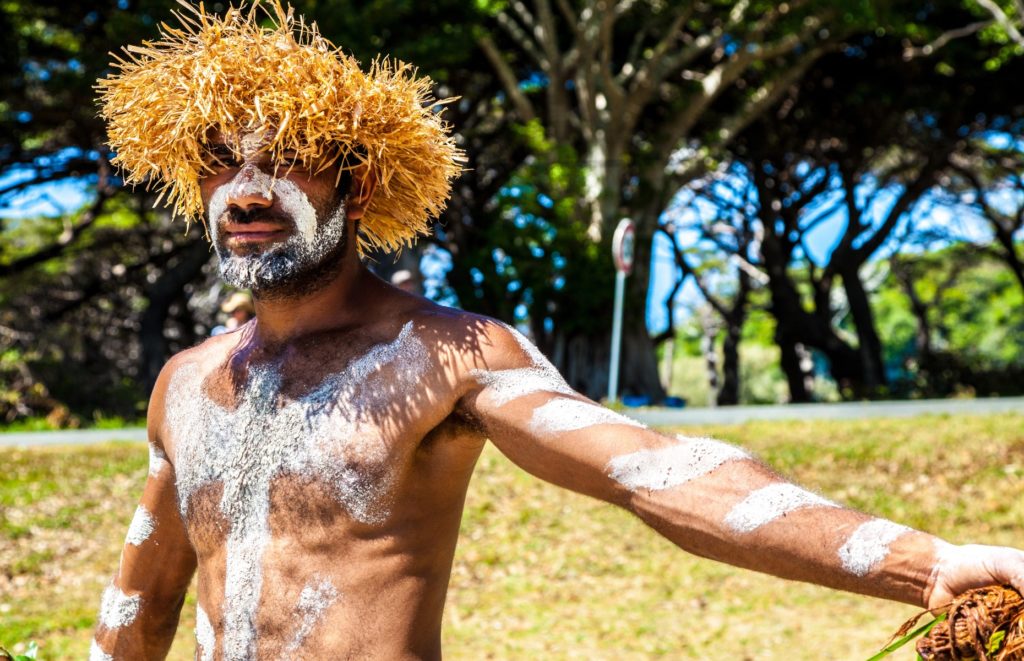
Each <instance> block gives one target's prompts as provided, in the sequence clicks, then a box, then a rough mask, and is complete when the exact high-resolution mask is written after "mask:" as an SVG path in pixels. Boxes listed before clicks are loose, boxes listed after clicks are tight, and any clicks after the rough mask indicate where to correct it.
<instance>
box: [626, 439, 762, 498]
mask: <svg viewBox="0 0 1024 661" xmlns="http://www.w3.org/2000/svg"><path fill="white" fill-rule="evenodd" d="M679 440H680V441H681V442H680V443H679V444H678V445H670V446H668V447H664V448H658V449H656V450H639V451H637V452H633V453H631V454H626V455H622V456H619V457H615V458H614V459H612V460H611V461H610V462H608V466H607V469H606V470H607V471H608V475H609V476H610V477H611V478H612V479H613V480H615V481H616V482H618V483H619V484H621V485H622V486H624V487H626V488H627V489H629V490H630V491H636V490H637V489H651V490H654V491H657V490H661V489H671V488H672V487H677V486H679V485H681V484H685V483H687V482H689V481H690V480H694V479H696V478H698V477H701V476H702V475H707V474H708V473H710V472H711V471H713V470H715V469H716V468H718V467H719V466H721V465H722V464H724V463H725V462H727V461H734V460H738V459H749V458H750V455H749V454H747V453H746V452H744V451H743V450H741V449H740V448H737V447H734V446H732V445H729V444H727V443H722V442H721V441H716V440H714V439H711V438H685V437H681V438H680V439H679Z"/></svg>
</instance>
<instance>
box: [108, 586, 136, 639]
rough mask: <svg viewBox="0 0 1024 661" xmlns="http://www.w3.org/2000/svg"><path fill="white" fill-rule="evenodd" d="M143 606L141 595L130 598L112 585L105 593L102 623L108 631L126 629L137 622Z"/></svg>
mask: <svg viewBox="0 0 1024 661" xmlns="http://www.w3.org/2000/svg"><path fill="white" fill-rule="evenodd" d="M141 605H142V598H141V597H140V596H139V595H137V594H136V595H132V596H128V595H127V594H125V593H124V592H121V590H119V589H118V587H117V586H116V585H114V584H110V585H109V586H108V587H107V589H106V590H104V591H103V600H102V601H101V603H100V622H101V623H102V624H103V626H105V627H107V628H108V629H117V628H119V627H126V626H128V625H129V624H131V623H132V622H134V621H135V618H136V617H138V615H139V607H140V606H141Z"/></svg>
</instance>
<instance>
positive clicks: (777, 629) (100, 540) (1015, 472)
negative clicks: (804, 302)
mask: <svg viewBox="0 0 1024 661" xmlns="http://www.w3.org/2000/svg"><path fill="white" fill-rule="evenodd" d="M672 431H675V432H684V433H692V434H698V433H699V434H712V435H715V436H717V437H719V438H723V439H725V440H729V441H732V442H735V443H739V444H741V445H744V446H747V447H749V448H751V449H753V450H754V451H756V452H758V453H759V454H760V455H761V456H762V457H763V458H764V459H765V460H767V461H768V462H769V463H771V464H772V465H774V466H776V467H777V468H778V469H779V470H781V471H782V472H784V473H786V474H787V475H790V476H792V477H793V478H795V479H796V480H797V481H799V482H801V483H803V484H805V485H807V486H809V487H811V488H814V489H816V490H819V491H821V492H822V493H824V494H825V495H826V496H828V497H830V498H833V499H837V500H840V501H842V502H845V503H847V504H849V505H851V506H854V507H858V508H862V509H865V510H867V511H870V512H872V513H876V514H880V515H883V516H887V517H891V518H893V519H896V520H898V521H900V522H903V523H908V524H910V525H913V526H916V527H919V528H923V529H925V530H929V531H931V532H936V533H938V534H941V535H943V536H945V537H947V538H948V539H950V540H951V541H957V542H962V541H968V540H970V541H984V542H987V543H998V544H1010V545H1016V546H1024V536H1022V535H1021V533H1020V528H1021V522H1022V521H1024V498H1022V496H1024V416H1020V415H1016V416H1015V415H1001V416H986V417H973V418H966V417H963V418H961V417H958V418H952V417H923V418H915V419H909V420H870V421H863V422H808V423H802V422H793V423H777V422H773V423H754V424H749V425H744V426H737V427H722V428H703V427H702V428H699V429H688V430H684V429H674V430H672ZM0 461H2V465H3V466H4V470H3V473H2V475H0V643H6V644H8V645H11V644H13V643H15V642H17V641H27V640H35V641H37V642H38V643H39V645H40V658H41V659H64V658H68V659H72V658H74V659H82V658H85V657H86V656H87V650H88V645H89V639H90V636H91V627H92V623H93V619H94V616H95V611H96V608H97V605H98V602H99V594H100V592H101V591H102V588H103V586H104V585H105V583H106V582H107V581H108V580H109V576H110V574H111V573H112V572H113V570H114V569H115V567H116V565H117V558H118V553H119V550H120V544H121V540H122V539H123V536H124V531H125V530H126V529H127V526H128V523H129V521H130V519H131V516H132V512H133V510H134V507H135V501H136V499H137V498H138V495H139V492H140V490H141V488H142V484H143V481H144V478H145V474H146V449H145V446H143V445H136V444H110V445H104V446H92V447H80V448H63V449H51V448H46V449H34V450H10V449H7V450H0ZM914 612H915V609H913V608H911V607H907V606H902V605H899V604H890V603H887V602H882V601H879V600H873V599H867V598H864V597H857V596H853V595H845V594H840V593H835V592H831V591H827V590H824V589H820V588H817V587H814V586H809V585H804V584H798V583H791V582H783V581H780V580H777V579H773V578H770V577H765V576H760V575H757V574H753V573H750V572H744V571H740V570H736V569H733V568H730V567H727V566H724V565H719V564H716V563H712V562H709V561H706V560H701V559H697V558H694V557H692V556H689V555H687V554H685V553H682V552H680V551H678V550H677V549H675V548H674V547H673V546H672V545H671V544H669V543H668V542H666V541H664V540H662V539H660V538H659V537H657V536H656V535H655V534H654V533H652V532H651V531H650V530H649V529H647V528H646V527H645V526H644V525H642V524H641V523H639V522H638V521H636V520H634V519H633V518H632V517H631V516H630V515H628V514H627V513H625V512H623V511H620V510H617V509H614V508H612V507H609V506H606V505H603V504H601V503H597V502H594V501H591V500H589V499H586V498H583V497H581V496H578V495H576V494H572V493H568V492H565V491H562V490H559V489H556V488H554V487H551V486H549V485H547V484H544V483H541V482H540V481H538V480H536V479H534V478H532V477H530V476H528V475H525V474H524V473H523V472H522V471H520V470H518V469H517V468H515V467H513V466H511V464H509V462H508V461H507V460H505V459H504V458H503V457H502V456H501V455H500V454H498V453H497V452H496V451H494V450H493V449H491V448H489V449H488V450H487V451H486V452H485V453H484V456H483V457H482V459H481V461H480V465H479V467H478V469H477V474H476V477H475V479H474V482H473V485H472V486H471V488H470V495H469V498H468V499H467V504H466V514H465V516H464V520H463V526H462V539H461V543H460V546H459V550H458V552H457V555H456V561H455V569H454V572H453V576H452V584H451V590H450V592H449V600H448V606H447V610H446V620H445V628H444V644H445V649H446V656H447V657H448V658H451V659H474V660H475V659H488V658H489V659H530V658H540V659H577V658H579V659H582V658H586V659H615V660H616V661H619V660H622V659H651V658H672V659H789V660H799V659H841V660H844V661H846V660H849V659H865V658H867V657H868V656H870V655H871V654H872V653H873V652H874V651H875V650H876V649H877V648H878V647H879V646H880V645H881V644H882V643H883V642H885V639H886V637H887V636H888V635H889V634H890V633H891V632H892V631H893V630H895V629H896V627H898V626H899V625H900V624H901V623H902V622H903V621H904V620H906V619H907V618H908V617H909V616H910V615H911V614H913V613H914ZM194 613H195V606H194V601H193V598H192V597H190V599H189V600H188V602H187V604H186V606H185V611H184V615H183V618H182V624H181V626H180V627H179V631H178V637H177V639H176V643H175V646H174V649H173V650H172V652H171V656H170V658H171V659H188V658H192V652H193V649H194V645H193V643H192V640H191V637H192V634H191V630H192V627H193V626H194V620H193V618H194ZM892 658H894V659H897V660H899V659H912V658H913V653H912V652H910V651H907V652H905V653H902V654H896V655H894V656H893V657H892Z"/></svg>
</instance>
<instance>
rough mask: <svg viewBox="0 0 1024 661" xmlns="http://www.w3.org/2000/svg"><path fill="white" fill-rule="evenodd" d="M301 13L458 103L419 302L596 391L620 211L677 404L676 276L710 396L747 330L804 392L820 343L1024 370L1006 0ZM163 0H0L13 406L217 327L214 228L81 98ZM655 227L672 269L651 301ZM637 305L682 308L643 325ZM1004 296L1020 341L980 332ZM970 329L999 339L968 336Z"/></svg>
mask: <svg viewBox="0 0 1024 661" xmlns="http://www.w3.org/2000/svg"><path fill="white" fill-rule="evenodd" d="M223 4H224V3H208V4H207V8H208V9H210V10H213V11H219V10H222V9H223V8H224V7H223ZM295 6H296V9H297V11H299V12H301V13H304V14H305V15H306V16H307V17H309V18H310V19H313V20H316V21H317V23H318V25H319V26H320V28H321V30H322V31H323V33H324V34H325V35H326V36H328V37H329V38H330V39H332V40H333V41H335V42H336V43H338V44H340V45H342V46H343V47H344V48H345V49H346V50H347V51H349V52H351V53H353V54H354V55H355V56H356V57H357V58H359V59H360V60H361V61H362V62H363V63H364V64H365V63H368V62H369V61H371V60H372V59H373V58H374V57H375V56H377V55H378V54H379V53H386V54H388V55H390V56H392V57H396V58H399V59H403V60H407V61H410V62H413V63H415V64H416V65H417V66H419V67H420V70H421V71H422V72H423V73H427V74H429V75H431V76H432V77H433V78H434V80H435V81H436V83H437V85H438V90H437V96H439V97H446V96H450V95H457V96H459V97H460V98H459V100H458V101H456V102H455V103H453V104H451V105H450V106H448V108H447V110H446V113H447V114H446V118H447V119H448V121H449V122H451V123H452V125H453V127H454V130H455V131H456V132H457V135H458V139H459V140H460V143H461V145H462V146H463V148H464V149H466V151H467V153H468V155H469V158H470V169H468V170H467V171H466V172H465V173H464V174H463V175H462V177H461V178H460V179H459V180H458V181H457V182H456V184H455V188H454V191H453V196H452V200H451V202H450V204H449V207H448V209H447V210H446V212H445V214H444V215H443V217H442V218H441V219H439V222H438V224H437V228H436V232H435V234H434V236H432V237H430V238H429V239H427V240H425V241H423V242H422V243H421V245H420V246H419V247H418V249H417V250H416V251H412V252H411V253H410V254H407V255H405V259H406V260H407V262H408V260H409V259H411V260H412V263H414V264H415V263H417V262H418V261H419V260H421V259H422V260H423V261H422V263H423V265H424V267H425V271H430V273H429V275H430V278H431V279H432V286H431V288H430V290H431V291H432V292H433V294H435V295H436V296H438V297H440V298H442V299H444V300H448V301H451V302H455V303H457V304H459V305H461V306H463V307H465V308H467V309H472V310H475V311H479V312H483V313H485V314H490V315H493V316H495V317H498V318H501V319H503V320H506V321H509V322H515V323H519V324H523V325H526V326H528V327H529V329H530V331H531V332H532V334H533V336H534V338H535V339H536V340H537V342H538V344H539V345H540V346H541V348H542V349H543V350H544V351H545V352H546V353H547V354H548V355H549V356H550V357H551V358H552V360H553V361H554V362H555V364H556V365H557V366H558V367H559V368H560V369H561V370H562V371H563V372H564V373H565V375H566V376H567V378H568V379H569V380H570V382H571V383H572V384H573V385H574V386H575V387H577V388H579V389H581V390H582V391H583V392H585V393H587V394H590V395H591V396H599V395H600V394H602V393H603V392H604V390H605V387H606V380H607V362H608V340H609V337H608V336H609V328H610V303H611V291H612V282H613V277H614V271H613V266H612V262H611V257H610V254H609V253H610V250H609V245H610V239H611V232H612V229H613V228H614V226H615V224H616V223H617V222H618V221H619V219H620V218H622V217H630V218H632V219H633V220H634V221H635V222H636V223H637V227H638V239H639V240H638V244H637V249H638V250H637V267H636V269H635V270H634V275H633V276H632V277H631V278H630V295H629V297H628V299H629V304H628V317H627V326H626V332H625V338H624V364H623V371H622V377H621V382H622V385H623V389H624V391H625V392H627V393H632V394H639V395H646V396H649V397H650V398H651V399H653V400H658V399H660V398H661V397H662V396H663V395H664V394H665V388H664V384H663V382H662V379H661V378H660V377H659V372H658V365H657V362H656V352H655V348H656V346H657V345H660V344H662V343H665V342H672V341H674V338H675V336H676V330H677V329H676V324H675V323H674V322H675V307H676V305H675V303H676V300H677V295H678V294H679V293H680V292H683V291H684V290H685V289H686V287H685V286H684V285H685V283H686V282H694V283H696V284H697V287H696V290H697V294H696V296H697V297H699V298H700V299H701V300H703V301H705V302H706V304H707V305H708V310H709V311H710V316H706V319H715V320H717V321H714V323H710V322H709V323H706V324H704V330H702V333H704V335H706V336H707V338H708V341H707V342H705V343H704V347H705V349H704V353H705V354H706V356H707V357H708V358H709V360H710V362H709V364H712V365H718V364H719V363H718V362H716V360H717V359H716V358H715V356H716V355H717V354H718V353H719V352H721V353H722V354H723V358H724V360H722V361H721V363H720V364H721V367H720V368H719V367H713V368H712V370H711V371H712V372H715V373H716V374H717V370H721V371H722V378H721V379H720V380H717V377H716V389H717V390H718V396H717V399H718V401H719V402H720V403H722V404H731V403H737V402H738V401H740V399H741V393H742V392H744V386H743V384H742V383H741V380H742V378H744V377H743V376H742V375H743V374H745V371H744V370H741V362H740V345H741V343H748V344H749V343H751V342H754V343H757V342H761V343H765V342H768V343H770V344H772V345H774V346H775V347H776V348H777V350H778V360H779V363H780V365H781V367H782V372H781V373H782V374H784V375H785V377H786V382H787V383H788V393H789V395H788V396H789V397H790V398H791V399H793V400H799V401H806V400H810V399H814V398H815V397H817V396H818V394H816V393H815V392H813V390H814V387H813V385H811V384H812V380H810V379H809V376H810V374H809V372H808V367H809V366H813V365H817V364H820V365H821V366H822V369H824V370H825V372H827V373H828V374H830V376H831V378H832V379H834V380H835V382H836V383H837V385H838V391H837V392H839V393H840V394H841V395H842V396H845V397H875V396H887V395H906V396H916V395H922V394H947V393H949V392H954V391H962V390H964V389H965V387H968V386H969V385H970V384H969V383H967V382H969V381H971V379H975V380H979V379H982V378H983V377H982V376H980V375H982V374H986V375H988V376H985V377H984V379H987V381H986V383H989V384H996V383H997V382H998V383H1001V384H1003V385H1000V386H999V387H996V386H995V385H993V386H992V387H985V388H976V390H977V391H978V392H981V391H984V392H1008V390H1007V389H1006V387H1004V386H1005V383H1004V382H1010V381H1011V380H1008V379H1005V378H1003V379H1002V380H1001V381H1000V378H1001V377H999V376H998V373H1002V374H1003V375H1004V376H1005V375H1007V374H1012V373H1016V372H1014V370H1017V369H1019V367H1020V365H1021V361H1022V360H1024V359H1022V358H1021V356H1020V351H1019V350H1017V349H1014V348H1012V346H1013V345H1014V343H1016V346H1018V347H1019V346H1020V341H1019V340H1020V339H1021V338H1020V335H1019V332H1020V322H1019V319H1020V316H1021V314H1022V312H1021V310H1020V305H1019V302H1016V301H1017V299H1015V298H1014V297H1013V296H1014V295H1013V294H1011V293H1010V291H1009V290H1007V291H1005V293H1003V292H1004V289H1003V287H1004V285H1005V284H1006V283H1013V282H1019V286H1020V287H1021V291H1024V269H1022V267H1021V264H1022V259H1024V250H1022V249H1021V246H1020V244H1021V232H1022V219H1024V187H1022V186H1021V184H1020V170H1019V165H1020V163H1021V142H1020V133H1021V121H1022V119H1021V118H1022V115H1021V112H1020V110H1021V103H1022V102H1024V99H1022V98H1020V92H1019V90H1020V87H1019V85H1016V84H1015V77H1016V75H1017V74H1018V73H1019V70H1020V66H1021V65H1020V63H1019V61H1018V59H1017V57H1018V55H1019V54H1020V49H1021V48H1022V47H1021V45H1020V43H1019V40H1018V37H1019V32H1020V27H1019V25H1018V23H1019V20H1020V18H1021V17H1020V16H1018V15H1017V14H1015V13H1014V12H1015V11H1016V9H1017V5H1016V4H1015V3H1014V2H1012V1H1011V0H1007V1H1005V2H1004V1H1003V0H991V1H990V0H984V1H982V0H943V1H941V2H933V3H928V4H927V5H921V4H920V3H912V2H902V1H901V0H886V1H885V2H882V1H881V0H877V1H875V0H843V1H841V2H836V1H831V2H824V1H819V0H809V1H806V2H805V1H794V2H783V3H778V2H761V1H757V0H741V1H739V2H734V1H731V0H730V1H726V0H708V1H705V2H679V3H664V2H658V1H655V0H635V1H632V2H631V1H619V2H612V1H610V0H555V1H554V2H552V1H551V0H512V1H510V2H506V1H503V0H493V1H492V0H476V1H474V2H467V1H462V2H457V1H455V0H443V1H442V2H437V3H429V4H426V5H425V4H423V3H414V2H411V1H410V0H374V1H371V2H347V1H346V2H332V3H317V2H310V1H297V2H296V3H295ZM173 7H174V3H173V2H172V1H171V0H110V1H106V2H89V3H75V2H70V3H67V2H60V3H58V2H54V1H52V0H44V1H41V2H32V3H29V2H20V1H17V0H12V1H11V2H5V3H2V4H0V27H2V28H3V29H4V33H5V34H7V35H11V38H9V39H7V40H5V41H4V42H3V43H2V44H0V63H2V64H3V65H5V66H3V67H0V87H2V89H3V90H4V94H3V97H2V101H0V420H6V421H11V420H13V419H16V418H19V417H28V416H38V415H50V416H51V417H52V418H53V420H52V421H53V423H54V424H73V423H74V422H75V420H77V419H85V420H90V419H96V418H100V417H103V416H111V415H117V416H124V417H129V418H132V417H137V416H138V415H140V414H141V413H142V411H143V408H144V402H145V398H146V395H147V393H148V389H149V388H150V387H151V385H152V383H153V381H154V379H155V376H156V374H157V372H158V371H159V368H160V366H161V365H162V364H163V362H164V361H165V360H166V358H167V357H168V356H169V355H170V354H171V353H173V352H175V351H178V350H180V349H182V348H185V347H187V346H189V345H191V344H193V343H195V342H197V341H200V340H201V339H202V338H203V337H205V336H206V335H207V333H208V331H209V329H210V328H211V327H212V326H213V325H214V324H215V323H216V316H217V303H218V301H219V299H220V298H221V297H222V296H223V294H224V292H223V290H222V286H221V285H220V284H219V283H218V282H217V279H216V277H215V274H214V272H213V271H214V269H213V268H212V266H211V260H210V250H209V248H208V247H207V244H206V242H205V241H204V239H203V237H202V236H200V232H198V231H192V232H191V233H190V234H189V235H185V234H184V226H183V224H182V223H180V222H177V221H175V220H174V219H173V218H171V217H170V216H169V215H168V214H167V213H166V212H165V211H164V210H162V209H154V208H152V198H151V196H150V195H148V194H147V193H146V191H144V190H141V189H136V190H129V189H126V188H124V187H123V186H122V184H121V181H120V179H119V178H118V175H117V173H116V172H115V171H113V170H112V169H111V167H110V165H109V159H110V157H111V154H110V153H108V151H107V149H106V147H105V146H104V133H103V127H102V126H101V124H100V122H99V120H98V119H97V117H96V106H95V101H94V97H95V94H94V90H93V85H94V83H95V80H96V79H97V78H99V77H102V76H103V75H105V73H106V72H107V71H108V69H107V67H108V62H109V60H110V56H109V55H108V52H109V51H114V50H116V49H118V48H119V47H120V46H121V45H124V44H128V43H138V42H140V41H142V40H143V39H146V38H151V37H153V36H155V34H156V27H157V25H158V24H159V23H160V22H161V21H166V20H169V19H170V13H169V12H170V10H171V9H172V8H173ZM996 9H998V10H999V12H1001V13H1002V16H1000V13H999V12H997V11H995V10H996ZM939 211H942V212H943V213H945V216H943V215H942V214H941V213H939V214H938V215H936V214H937V213H938V212H939ZM939 217H944V218H947V219H949V218H951V217H955V218H957V219H958V220H962V219H968V220H969V221H970V222H968V221H964V223H961V224H957V223H952V222H939V221H936V220H935V218H939ZM974 221H976V222H974ZM967 226H969V229H965V227H967ZM829 227H830V228H831V229H830V230H826V229H823V228H829ZM979 228H980V229H979ZM821 232H831V233H832V239H831V244H830V246H829V248H828V249H827V250H826V251H825V253H826V254H825V256H824V257H820V256H817V255H816V252H815V250H813V249H812V246H811V243H813V242H814V241H816V240H817V241H820V239H814V237H815V236H816V235H817V236H819V237H820V236H821ZM656 235H657V236H658V237H660V238H659V240H664V239H667V240H668V241H667V243H668V244H669V245H670V252H671V255H672V257H671V258H672V261H673V263H674V265H675V273H676V279H675V282H674V287H673V289H672V296H670V297H669V300H667V301H661V300H651V301H650V302H649V303H648V298H649V297H648V290H649V287H650V284H651V280H652V271H651V264H652V263H654V262H652V257H653V258H654V259H655V260H656V259H657V258H656V256H654V253H653V252H652V245H654V238H655V236H656ZM819 252H820V251H819ZM965 255H979V257H978V259H979V260H980V261H977V262H971V267H970V269H971V270H970V273H976V274H977V275H976V279H975V280H972V281H971V282H973V283H975V284H972V285H971V286H978V287H979V290H978V291H982V290H983V289H984V287H982V286H981V285H977V284H976V283H980V282H983V281H984V282H988V281H989V280H991V286H992V287H993V289H992V290H991V291H993V292H995V291H998V292H1000V293H999V297H1000V298H999V300H1000V301H1002V303H1000V306H1002V307H1001V308H1000V309H1003V310H1004V311H1005V313H1006V314H1005V315H1004V316H1003V317H998V315H997V317H991V316H985V315H980V314H975V313H974V312H971V313H970V314H968V312H966V310H967V308H957V307H955V306H953V303H952V301H954V300H957V299H956V296H955V295H954V294H955V292H958V291H966V289H965V288H968V279H966V275H963V274H962V273H961V271H962V269H956V268H952V269H951V268H950V266H949V264H951V263H956V261H957V260H962V259H967V257H966V256H965ZM917 256H919V257H917ZM933 257H934V259H933ZM374 260H375V262H376V268H378V270H380V271H382V272H384V273H386V272H387V270H388V269H389V268H393V267H391V266H390V264H391V262H392V258H391V256H386V255H375V256H374ZM881 264H885V265H888V267H887V268H886V269H881V270H880V266H879V265H881ZM428 265H429V266H430V268H429V269H427V268H426V267H427V266H428ZM947 271H948V272H949V273H954V272H955V273H956V274H957V277H956V278H953V279H952V280H950V281H949V283H948V284H943V283H946V281H947V280H949V278H947V277H946V275H943V274H945V273H947ZM877 273H884V274H885V275H884V277H881V278H879V277H877V275H876V274H877ZM972 277H975V276H972ZM939 284H942V286H941V287H940V286H939ZM691 298H692V295H691ZM652 306H655V307H661V306H667V310H668V315H667V316H668V322H669V323H668V327H667V328H666V329H665V330H664V332H660V333H657V334H655V335H654V336H652V335H651V334H650V333H649V332H648V329H647V325H646V323H645V322H646V318H647V316H648V315H647V312H648V308H650V307H652ZM944 306H945V307H944ZM950 306H952V307H950ZM1015 306H1016V307H1015ZM940 309H941V310H950V312H948V313H947V312H941V313H940V312H938V311H937V310H940ZM958 314H962V315H963V321H962V324H963V325H964V326H965V327H964V328H958V327H957V324H955V323H953V321H952V319H954V318H955V317H956V316H957V315H958ZM996 318H998V319H1002V322H1000V323H1002V326H1001V328H1002V329H1003V330H1004V331H1005V333H1004V336H1005V337H1004V341H1005V343H1006V346H1007V347H1010V348H1005V349H1003V348H999V347H996V346H995V345H996V344H999V340H998V338H997V337H996V335H992V334H991V332H993V329H992V328H986V329H979V328H976V326H977V324H979V323H985V324H991V323H995V322H994V319H996ZM751 320H753V321H751ZM894 320H895V321H894ZM981 320H983V322H982V321H981ZM751 324H754V325H755V326H756V327H757V328H758V329H760V330H756V331H752V330H751V328H752V326H751ZM968 328H975V330H977V332H979V333H982V334H983V335H984V332H990V335H985V338H987V339H985V340H984V341H983V342H982V341H980V340H979V342H981V344H975V345H974V346H973V347H972V346H969V343H968V342H967V340H965V339H962V338H965V337H968V336H969V335H970V333H971V332H974V331H971V330H968ZM766 329H767V330H766ZM979 346H984V347H986V348H985V351H984V352H982V353H977V351H974V349H977V348H978V347H979ZM994 356H999V358H998V359H996V358H994ZM1000 371H1001V372H1000ZM939 374H942V375H945V376H942V377H941V378H940V377H939V376H936V375H939ZM83 376H87V378H88V381H85V380H83V378H82V377H83ZM86 383H87V384H88V386H84V385H83V384H86ZM965 384H966V385H965Z"/></svg>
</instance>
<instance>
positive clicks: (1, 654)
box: [0, 642, 39, 661]
mask: <svg viewBox="0 0 1024 661" xmlns="http://www.w3.org/2000/svg"><path fill="white" fill-rule="evenodd" d="M37 654H39V645H37V644H36V643H35V642H31V643H29V644H28V646H27V648H26V649H25V653H24V654H12V653H11V652H9V651H8V650H7V648H6V647H4V646H3V645H0V660H2V661H6V660H8V659H9V660H10V661H34V660H35V658H36V655H37Z"/></svg>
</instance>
